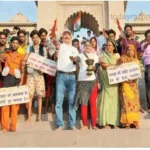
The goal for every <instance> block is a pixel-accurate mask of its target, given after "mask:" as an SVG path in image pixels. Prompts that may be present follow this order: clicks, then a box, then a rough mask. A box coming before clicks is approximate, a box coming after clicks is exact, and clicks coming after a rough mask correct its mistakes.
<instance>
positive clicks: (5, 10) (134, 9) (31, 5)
mask: <svg viewBox="0 0 150 150" xmlns="http://www.w3.org/2000/svg"><path fill="white" fill-rule="evenodd" d="M141 11H143V12H145V13H146V14H148V15H150V1H128V4H127V8H126V12H125V18H126V20H133V19H134V17H133V16H132V15H134V16H136V15H138V14H140V12H141ZM18 12H21V13H22V14H23V15H24V16H25V17H27V18H28V20H29V21H31V22H36V21H37V8H36V5H35V2H34V1H11V2H10V1H0V22H7V21H9V19H10V18H11V17H12V16H14V15H16V14H17V13H18ZM86 31H87V30H86V29H82V30H81V31H80V33H81V34H82V33H85V32H86ZM77 34H79V33H75V35H74V36H76V35H77Z"/></svg>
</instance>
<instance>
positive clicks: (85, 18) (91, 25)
mask: <svg viewBox="0 0 150 150" xmlns="http://www.w3.org/2000/svg"><path fill="white" fill-rule="evenodd" d="M78 13H79V12H76V13H73V14H72V15H71V16H70V17H69V18H68V19H67V20H66V22H65V26H66V27H67V28H68V29H69V30H71V31H73V22H74V20H75V18H76V17H77V16H78ZM81 28H87V29H90V30H91V31H93V33H94V34H96V35H97V36H98V35H99V24H98V21H97V20H96V19H95V17H94V16H93V15H91V14H90V13H87V12H82V13H81Z"/></svg>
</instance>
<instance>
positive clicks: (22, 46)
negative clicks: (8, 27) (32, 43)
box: [17, 30, 28, 55]
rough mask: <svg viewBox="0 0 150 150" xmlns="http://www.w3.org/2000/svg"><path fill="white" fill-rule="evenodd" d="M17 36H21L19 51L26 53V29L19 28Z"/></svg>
mask: <svg viewBox="0 0 150 150" xmlns="http://www.w3.org/2000/svg"><path fill="white" fill-rule="evenodd" d="M17 36H18V38H19V48H18V52H19V53H20V54H23V55H24V54H26V51H27V48H28V45H27V44H26V31H24V30H19V31H18V32H17Z"/></svg>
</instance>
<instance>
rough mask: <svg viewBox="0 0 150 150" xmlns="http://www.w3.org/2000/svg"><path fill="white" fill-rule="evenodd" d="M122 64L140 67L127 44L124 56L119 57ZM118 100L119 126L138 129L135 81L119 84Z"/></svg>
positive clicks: (138, 107)
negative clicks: (135, 64) (132, 126)
mask: <svg viewBox="0 0 150 150" xmlns="http://www.w3.org/2000/svg"><path fill="white" fill-rule="evenodd" d="M121 61H122V62H123V63H129V62H137V63H138V64H139V67H140V63H139V60H138V59H137V54H136V50H135V48H134V46H133V45H132V44H129V45H128V46H127V48H126V51H125V54H124V55H123V56H122V57H121ZM120 99H121V119H120V122H121V124H122V125H123V126H124V127H126V128H130V126H131V125H134V126H135V128H137V129H138V128H139V119H140V116H139V111H140V103H139V98H138V86H137V80H132V81H126V82H123V83H121V84H120Z"/></svg>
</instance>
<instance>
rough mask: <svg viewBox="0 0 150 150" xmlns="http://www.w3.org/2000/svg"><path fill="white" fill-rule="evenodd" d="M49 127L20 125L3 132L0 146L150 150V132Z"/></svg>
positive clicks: (44, 125)
mask: <svg viewBox="0 0 150 150" xmlns="http://www.w3.org/2000/svg"><path fill="white" fill-rule="evenodd" d="M49 126H50V124H48V122H42V123H37V122H35V123H33V124H25V123H19V125H18V131H17V132H13V133H10V132H8V133H0V147H39V148H41V147H45V148H46V147H150V142H149V141H150V129H144V130H143V129H139V130H136V129H130V130H129V129H112V130H109V129H108V130H104V129H103V130H97V131H94V130H88V131H80V130H78V131H70V130H66V131H62V132H57V131H51V130H50V127H49Z"/></svg>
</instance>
